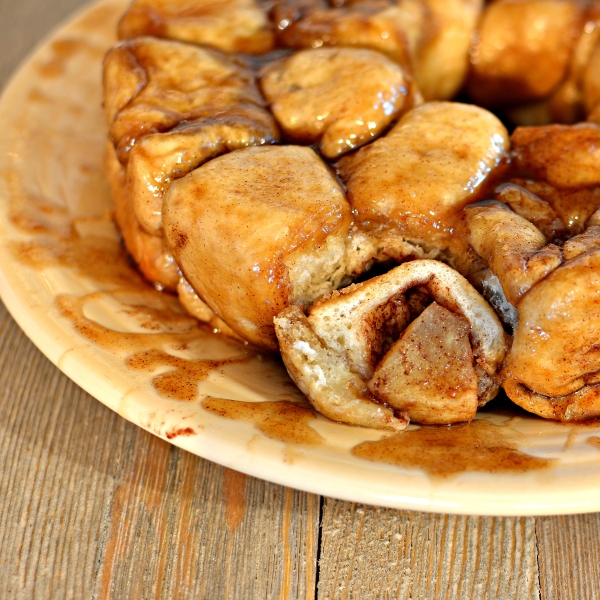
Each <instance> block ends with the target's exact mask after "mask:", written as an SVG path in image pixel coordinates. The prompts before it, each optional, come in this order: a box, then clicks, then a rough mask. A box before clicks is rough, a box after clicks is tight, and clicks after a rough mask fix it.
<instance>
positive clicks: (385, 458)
mask: <svg viewBox="0 0 600 600" xmlns="http://www.w3.org/2000/svg"><path fill="white" fill-rule="evenodd" d="M504 429H505V428H504V427H501V426H498V425H494V424H492V423H490V422H489V421H485V420H477V421H473V422H471V423H465V424H461V425H452V426H451V427H448V426H445V427H437V426H423V427H421V428H420V429H417V430H408V431H403V432H402V433H398V434H396V435H394V436H392V437H387V438H384V439H382V440H379V441H376V442H363V443H362V444H359V445H358V446H356V447H354V448H353V449H352V454H354V456H358V457H359V458H364V459H366V460H370V461H373V462H382V463H388V464H391V465H396V466H399V467H406V468H415V467H416V468H420V469H423V470H424V471H425V472H426V473H428V474H429V475H430V476H431V477H434V478H447V477H450V476H453V475H457V474H458V473H464V472H467V471H478V472H484V473H524V472H527V471H534V470H540V469H547V468H550V467H552V466H554V464H555V461H554V460H548V459H541V458H536V457H534V456H529V455H528V454H524V453H523V452H520V451H519V450H518V449H517V446H516V444H514V443H513V442H511V441H510V440H508V439H507V438H506V437H505V435H504V434H503V430H504Z"/></svg>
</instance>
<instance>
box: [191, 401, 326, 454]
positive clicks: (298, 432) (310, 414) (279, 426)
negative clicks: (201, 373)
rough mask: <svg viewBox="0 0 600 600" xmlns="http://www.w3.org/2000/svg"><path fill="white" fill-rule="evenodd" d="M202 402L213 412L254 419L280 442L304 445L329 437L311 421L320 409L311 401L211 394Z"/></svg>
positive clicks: (261, 430) (243, 419)
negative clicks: (249, 399) (244, 398)
mask: <svg viewBox="0 0 600 600" xmlns="http://www.w3.org/2000/svg"><path fill="white" fill-rule="evenodd" d="M202 406H203V407H204V408H205V409H206V410H208V411H209V412H211V413H213V414H215V415H218V416H220V417H225V418H227V419H233V420H235V421H246V422H248V423H253V424H254V426H255V427H256V429H258V430H259V431H260V432H262V433H264V434H265V435H266V436H267V437H269V438H271V439H273V440H278V441H280V442H285V443H288V444H290V443H292V444H299V445H303V446H322V445H324V443H325V440H324V439H323V438H322V437H321V436H320V435H319V434H318V433H317V432H316V431H315V430H314V429H313V428H312V427H311V426H310V425H309V421H312V420H314V419H315V418H316V416H317V413H316V412H315V411H314V410H313V409H312V408H310V407H309V405H308V404H306V405H303V404H297V403H294V402H288V401H287V400H281V401H277V402H239V401H238V400H227V399H225V398H213V397H210V396H209V397H207V398H206V399H204V400H203V401H202Z"/></svg>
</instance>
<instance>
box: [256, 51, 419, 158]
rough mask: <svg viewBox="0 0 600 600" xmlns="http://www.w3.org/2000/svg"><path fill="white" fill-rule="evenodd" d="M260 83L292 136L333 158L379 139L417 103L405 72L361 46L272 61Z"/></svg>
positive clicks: (289, 137) (312, 52)
mask: <svg viewBox="0 0 600 600" xmlns="http://www.w3.org/2000/svg"><path fill="white" fill-rule="evenodd" d="M260 84H261V87H262V90H263V93H264V95H265V97H266V99H267V100H268V102H269V103H270V105H271V111H272V112H273V115H274V116H275V118H276V119H277V121H278V123H279V125H280V126H281V128H282V130H283V131H284V133H285V134H286V136H287V137H288V139H290V140H292V141H295V142H301V143H305V144H314V143H319V148H320V150H321V153H322V154H323V155H324V156H326V157H327V158H329V159H334V158H337V156H339V155H340V154H343V153H345V152H348V151H349V150H352V149H354V148H357V147H359V146H362V145H363V144H365V143H366V142H368V141H371V140H372V139H374V138H376V137H378V136H379V134H380V133H381V132H382V131H384V130H385V129H386V128H387V127H388V125H389V124H390V123H391V122H392V121H394V120H396V119H397V118H398V117H399V116H400V115H401V114H402V113H403V112H406V110H408V109H410V108H411V107H412V104H413V102H414V91H413V84H412V81H411V79H410V77H407V76H406V74H405V72H404V70H403V69H402V68H401V67H400V66H399V65H397V64H396V63H394V62H393V61H391V60H390V59H389V58H387V57H385V56H384V55H383V54H380V53H379V52H374V51H373V50H365V49H360V48H321V49H318V50H303V51H300V52H297V53H296V54H294V55H292V56H290V57H288V58H285V59H282V60H281V61H279V62H277V63H274V64H272V65H270V66H269V67H268V68H267V69H266V70H265V72H264V73H263V75H262V77H261V81H260Z"/></svg>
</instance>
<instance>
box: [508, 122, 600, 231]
mask: <svg viewBox="0 0 600 600" xmlns="http://www.w3.org/2000/svg"><path fill="white" fill-rule="evenodd" d="M511 143H512V180H513V181H514V182H516V183H519V184H520V185H521V186H523V187H525V188H526V189H528V190H529V191H530V192H532V193H534V194H535V195H537V196H538V197H540V198H542V199H543V200H545V201H546V202H547V203H548V204H549V205H550V206H551V207H552V208H553V209H554V210H555V211H556V213H557V215H558V216H559V217H560V218H561V220H562V222H563V223H564V224H565V226H566V227H567V230H568V232H569V234H570V235H576V234H579V233H581V232H582V231H583V229H584V226H585V223H586V222H587V221H588V219H589V218H590V217H591V215H592V213H593V212H594V211H595V210H596V208H597V207H598V206H599V205H600V169H599V168H598V165H599V164H600V126H599V125H597V124H595V123H580V124H578V125H572V126H568V125H548V126H545V127H520V128H517V129H516V130H515V131H514V133H513V134H512V136H511Z"/></svg>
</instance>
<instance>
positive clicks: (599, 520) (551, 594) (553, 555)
mask: <svg viewBox="0 0 600 600" xmlns="http://www.w3.org/2000/svg"><path fill="white" fill-rule="evenodd" d="M536 537H537V540H538V556H539V558H538V560H539V566H540V588H541V589H540V592H541V598H542V600H596V598H600V515H599V514H598V513H595V514H589V515H568V516H561V517H538V518H537V519H536Z"/></svg>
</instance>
